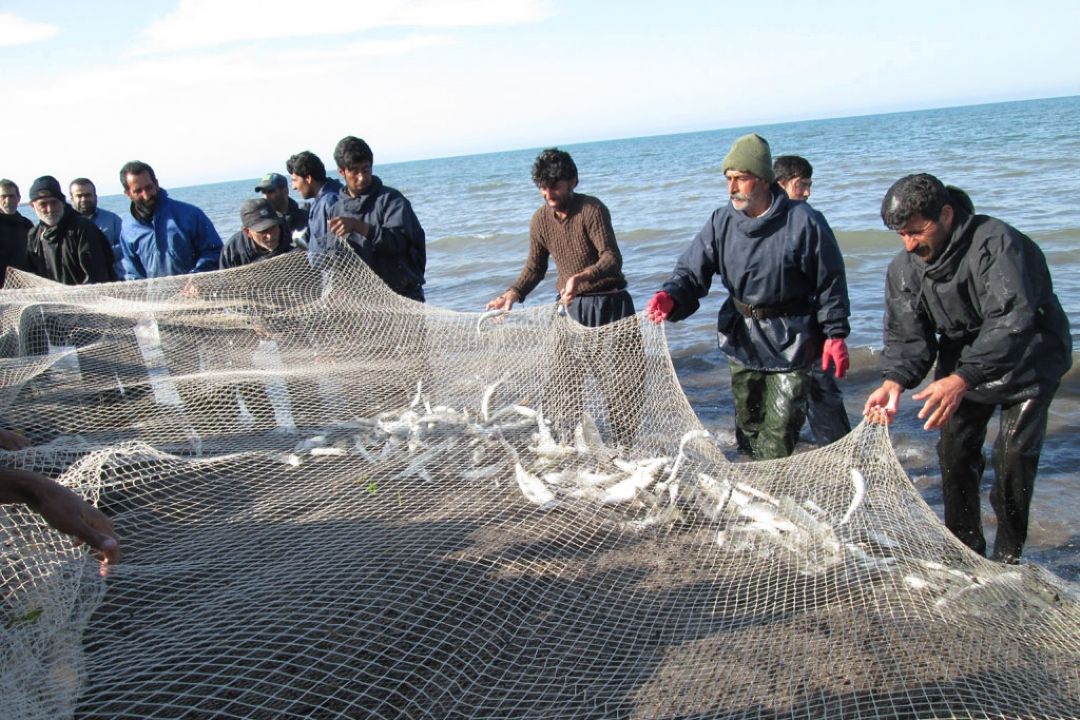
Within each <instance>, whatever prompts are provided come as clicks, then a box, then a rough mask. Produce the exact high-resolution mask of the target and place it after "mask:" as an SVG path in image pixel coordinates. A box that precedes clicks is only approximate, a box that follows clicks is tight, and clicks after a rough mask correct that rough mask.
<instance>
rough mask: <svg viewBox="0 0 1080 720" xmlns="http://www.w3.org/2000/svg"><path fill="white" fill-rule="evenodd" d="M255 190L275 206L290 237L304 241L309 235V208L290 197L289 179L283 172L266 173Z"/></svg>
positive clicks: (275, 210)
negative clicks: (301, 205) (303, 206)
mask: <svg viewBox="0 0 1080 720" xmlns="http://www.w3.org/2000/svg"><path fill="white" fill-rule="evenodd" d="M255 192H257V193H262V195H263V197H264V198H266V200H267V201H268V202H269V203H270V205H271V206H272V207H273V208H274V212H276V213H277V214H278V216H279V217H281V218H282V219H283V220H284V221H285V232H286V234H287V235H288V236H289V237H290V238H299V239H300V240H301V241H303V240H304V239H305V238H306V237H307V226H308V216H307V209H306V208H302V207H300V206H299V205H298V204H297V202H296V201H295V200H293V199H292V198H291V197H289V181H288V180H286V179H285V176H284V175H282V174H281V173H275V172H272V173H266V174H265V175H263V177H262V180H260V181H259V184H258V185H256V186H255Z"/></svg>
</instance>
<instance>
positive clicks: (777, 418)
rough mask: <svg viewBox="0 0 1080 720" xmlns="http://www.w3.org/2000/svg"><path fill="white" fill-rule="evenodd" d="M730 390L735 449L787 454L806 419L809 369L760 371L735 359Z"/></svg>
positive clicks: (759, 456) (767, 455)
mask: <svg viewBox="0 0 1080 720" xmlns="http://www.w3.org/2000/svg"><path fill="white" fill-rule="evenodd" d="M728 365H729V366H730V367H731V394H732V395H733V396H734V397H735V438H736V440H737V441H738V443H739V450H741V451H742V452H744V453H748V454H749V455H750V457H752V458H754V459H755V460H772V459H775V458H783V457H787V456H788V455H790V454H791V453H792V451H794V450H795V443H796V442H798V440H799V430H800V429H801V428H802V425H803V422H804V421H805V420H806V395H807V392H808V391H809V386H810V373H809V372H808V371H806V370H792V371H791V372H772V373H767V372H761V371H759V370H748V369H747V368H746V367H744V366H742V365H739V364H738V363H735V362H731V361H729V362H728Z"/></svg>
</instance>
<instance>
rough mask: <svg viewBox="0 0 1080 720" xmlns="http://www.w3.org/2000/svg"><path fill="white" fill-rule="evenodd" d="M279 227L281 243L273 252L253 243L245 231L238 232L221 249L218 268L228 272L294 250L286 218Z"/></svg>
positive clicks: (280, 222)
mask: <svg viewBox="0 0 1080 720" xmlns="http://www.w3.org/2000/svg"><path fill="white" fill-rule="evenodd" d="M278 225H279V226H280V227H281V241H280V242H279V243H278V246H277V247H276V248H274V250H273V251H271V252H267V251H265V250H263V249H262V248H260V247H259V246H257V245H256V244H255V243H254V242H252V240H251V238H249V237H248V236H247V235H245V234H244V231H243V230H238V231H237V232H236V233H235V234H234V235H233V236H232V237H231V238H229V239H228V240H227V241H226V242H225V246H224V247H222V248H221V259H220V260H219V261H218V267H219V268H221V269H222V270H227V269H229V268H234V267H240V266H241V265H249V264H251V263H253V262H256V261H258V260H266V259H268V258H272V257H277V256H278V255H281V254H282V253H287V252H289V251H290V250H292V249H293V244H292V237H291V236H290V235H289V231H288V230H287V229H286V227H285V220H284V218H282V219H281V220H280V221H279V223H278Z"/></svg>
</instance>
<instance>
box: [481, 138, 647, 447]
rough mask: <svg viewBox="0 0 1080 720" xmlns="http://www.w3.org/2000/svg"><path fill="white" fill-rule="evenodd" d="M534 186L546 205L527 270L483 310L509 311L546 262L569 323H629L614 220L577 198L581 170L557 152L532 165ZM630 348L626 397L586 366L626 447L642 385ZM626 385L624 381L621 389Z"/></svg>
mask: <svg viewBox="0 0 1080 720" xmlns="http://www.w3.org/2000/svg"><path fill="white" fill-rule="evenodd" d="M532 181H533V184H535V185H536V187H537V189H539V191H540V194H541V195H542V196H543V198H544V205H542V206H541V207H540V208H539V209H537V210H536V212H535V213H533V216H532V221H531V222H530V223H529V254H528V257H526V259H525V267H524V268H522V270H521V273H520V274H519V275H518V278H517V280H515V281H514V283H513V284H512V285H511V286H510V287H509V288H508V289H507V290H506V291H505V292H504V293H502V294H501V295H499V296H498V297H496V298H494V299H493V300H491V301H490V302H488V304H487V309H488V310H506V311H509V310H510V309H511V308H512V307H513V306H514V303H518V302H523V301H524V300H525V298H526V296H528V294H529V293H530V292H532V291H533V289H535V288H536V286H537V285H538V284H539V283H540V281H541V280H543V279H544V275H546V274H547V269H548V259H549V258H553V259H554V260H555V266H556V268H557V269H558V273H559V277H558V279H557V281H556V286H555V287H556V291H557V292H558V294H559V301H560V302H561V303H562V304H563V305H565V306H566V311H567V313H568V314H569V316H570V317H571V318H573V319H574V320H576V321H577V322H579V323H581V324H582V325H585V326H588V327H600V326H602V325H607V324H609V323H613V322H615V321H617V320H621V319H623V318H626V317H631V316H632V315H634V301H633V299H632V298H631V297H630V293H629V292H628V291H627V289H626V277H625V276H624V275H623V272H622V254H621V253H620V252H619V246H618V243H617V242H616V241H615V230H614V228H613V227H612V224H611V213H610V212H608V209H607V207H606V206H605V205H604V203H602V202H601V201H600V200H598V199H597V198H595V197H592V196H591V195H585V194H582V193H578V192H575V189H576V188H577V186H578V169H577V165H576V164H575V163H574V159H573V158H572V157H571V156H570V153H568V152H566V151H564V150H559V149H558V148H549V149H547V150H544V151H543V152H541V153H540V154H539V155H538V156H537V158H536V160H535V161H534V162H533V166H532ZM632 344H633V345H634V346H635V347H636V350H637V351H636V352H634V354H633V355H632V357H633V358H634V361H633V364H634V366H635V368H634V370H633V371H632V372H633V380H632V383H631V386H630V387H634V388H636V389H635V390H633V391H630V392H628V391H627V390H625V389H624V390H622V391H620V390H619V389H617V385H616V382H618V381H619V380H620V378H614V377H609V375H611V372H610V368H607V367H604V365H605V363H598V362H596V359H597V358H595V357H592V358H588V359H587V358H583V360H586V362H588V363H589V364H590V365H593V366H594V368H595V370H596V372H597V377H598V379H600V381H601V383H602V384H604V385H606V386H608V389H607V392H606V393H605V394H606V395H607V396H608V397H609V398H610V399H611V401H612V403H613V407H612V408H611V412H612V413H613V415H614V416H615V418H618V422H613V425H614V426H615V430H616V434H617V435H618V437H617V442H620V443H621V444H628V443H629V441H630V438H631V436H632V433H633V432H634V430H635V429H636V427H637V422H638V419H639V413H640V393H641V382H642V380H641V379H640V378H639V377H638V376H639V375H641V373H643V371H644V357H643V356H642V355H641V353H640V345H641V344H640V338H637V341H636V342H634V343H632ZM628 349H631V348H628ZM628 359H629V358H628ZM590 360H591V361H590ZM639 369H640V372H639ZM624 375H625V368H624ZM625 379H626V378H625V377H622V378H621V380H622V381H623V382H624V383H625ZM579 382H580V380H579Z"/></svg>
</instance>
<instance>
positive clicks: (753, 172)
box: [645, 133, 850, 460]
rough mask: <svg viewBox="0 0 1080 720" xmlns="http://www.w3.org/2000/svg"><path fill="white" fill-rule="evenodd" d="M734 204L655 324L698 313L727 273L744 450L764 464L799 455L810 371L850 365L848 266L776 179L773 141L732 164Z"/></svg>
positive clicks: (690, 260) (732, 156)
mask: <svg viewBox="0 0 1080 720" xmlns="http://www.w3.org/2000/svg"><path fill="white" fill-rule="evenodd" d="M723 172H724V176H725V177H726V178H727V183H728V193H729V195H730V198H731V201H730V202H729V203H727V204H725V205H723V206H722V207H720V208H717V209H716V210H715V211H714V212H713V214H712V216H711V217H710V218H709V220H708V222H706V223H705V226H704V227H703V228H702V229H701V231H700V232H699V233H698V234H697V237H695V238H694V241H693V242H692V243H691V244H690V246H689V247H688V248H687V249H686V251H685V252H683V254H682V256H681V257H680V258H679V261H678V262H677V263H676V265H675V271H674V273H673V274H672V276H671V278H670V279H669V280H668V281H667V282H666V283H664V285H663V288H662V289H661V290H660V291H659V292H657V293H656V294H655V295H653V297H652V298H651V299H650V300H649V303H648V305H647V306H646V309H645V314H646V316H647V317H648V318H649V319H650V320H652V321H653V322H656V323H660V322H663V321H664V320H671V321H673V322H674V321H677V320H682V319H683V318H685V317H688V316H690V315H692V314H693V313H694V312H695V311H696V310H697V309H698V307H699V299H700V298H702V297H704V296H705V295H707V294H708V293H709V288H710V287H711V285H712V278H713V276H714V275H719V276H720V279H721V282H723V284H724V289H725V290H726V291H727V293H728V297H727V300H725V302H724V304H723V306H721V308H720V313H719V317H718V319H717V329H718V332H719V339H720V349H721V351H722V352H723V353H724V354H726V355H727V356H728V361H729V365H730V368H731V389H732V394H733V395H734V399H735V435H736V439H737V441H738V445H739V449H740V450H741V451H742V452H744V453H747V454H749V455H750V456H751V457H752V458H754V459H758V460H764V459H770V458H781V457H786V456H788V455H790V454H791V453H792V452H793V450H794V448H795V443H796V441H797V440H798V437H799V430H800V428H801V427H802V424H803V421H804V419H805V414H806V394H807V388H808V386H809V383H810V366H811V364H813V363H816V362H818V358H823V361H824V362H825V363H827V364H831V365H832V366H833V367H834V369H835V372H836V375H837V376H838V377H839V376H842V375H843V374H844V372H845V371H846V370H847V366H848V352H847V345H846V343H845V341H844V338H845V337H847V335H848V332H849V326H848V316H849V314H850V309H849V304H848V292H847V280H846V277H845V275H844V261H843V258H842V257H841V255H840V249H839V247H838V246H837V244H836V238H835V237H833V233H832V230H831V229H830V228H829V224H828V222H826V220H825V218H824V217H823V216H822V215H821V213H819V212H818V211H816V210H814V209H813V208H812V207H810V205H808V204H806V203H804V202H792V201H791V200H789V199H788V196H787V194H786V193H785V192H784V191H783V190H782V189H781V188H780V186H779V185H777V184H775V183H774V182H773V179H774V176H773V169H772V157H771V153H770V150H769V144H768V142H766V141H765V139H764V138H762V137H760V136H759V135H757V134H753V133H751V134H749V135H744V136H742V137H740V138H739V139H737V140H736V141H735V143H734V144H733V145H732V146H731V151H730V152H729V153H728V154H727V156H726V157H725V158H724V161H723Z"/></svg>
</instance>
